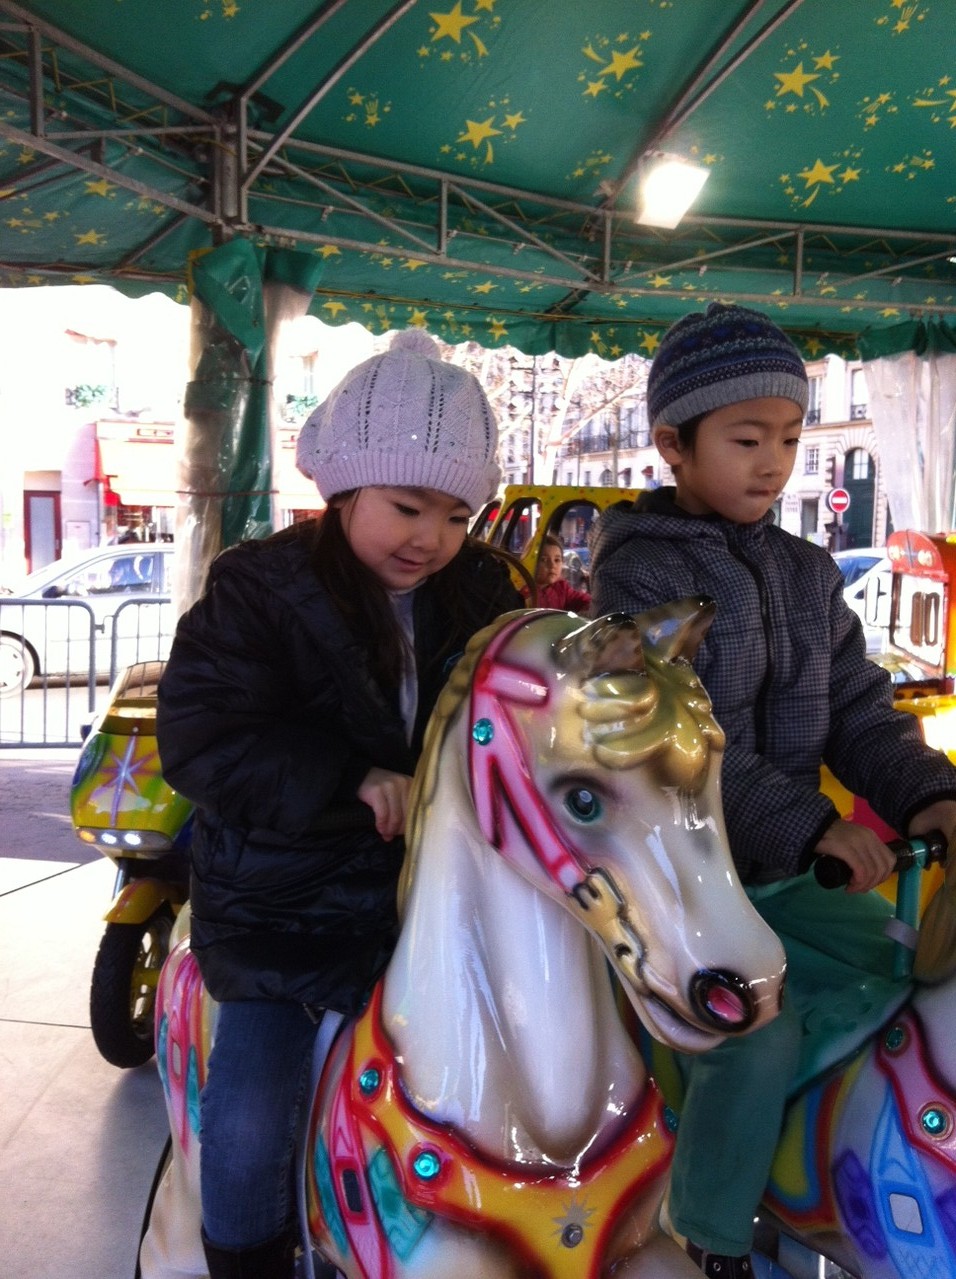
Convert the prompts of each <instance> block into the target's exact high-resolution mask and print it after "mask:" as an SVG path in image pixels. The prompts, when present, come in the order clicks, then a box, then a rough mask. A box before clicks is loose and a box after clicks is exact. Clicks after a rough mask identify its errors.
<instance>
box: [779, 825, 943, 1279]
mask: <svg viewBox="0 0 956 1279" xmlns="http://www.w3.org/2000/svg"><path fill="white" fill-rule="evenodd" d="M913 842H914V843H916V842H917V841H913ZM950 860H951V859H950ZM910 873H912V872H907V874H910ZM915 874H916V876H917V878H918V874H919V872H918V870H916V872H915ZM954 880H956V876H954V871H953V868H952V867H948V870H947V875H946V878H945V880H944V882H943V884H942V886H941V887H940V888H938V890H937V893H936V896H935V897H934V898H933V899H932V900H931V902H930V904H929V907H928V908H927V912H926V914H925V915H924V917H923V920H922V923H921V925H920V928H919V936H918V938H917V937H915V936H914V937H912V938H910V937H907V936H906V930H905V929H903V930H900V929H898V928H894V923H895V921H893V919H892V916H891V919H890V923H889V927H888V928H887V932H888V933H889V935H890V936H897V937H898V938H901V940H899V941H898V942H897V946H898V950H900V951H901V952H902V953H904V954H905V952H906V949H907V948H909V949H912V948H914V947H915V952H916V953H915V964H913V963H912V962H911V963H910V971H907V972H906V973H903V974H902V975H901V969H900V967H899V966H897V973H896V976H895V978H891V979H890V980H886V979H885V978H883V979H881V978H877V977H876V976H875V975H874V972H873V967H870V971H869V972H868V973H865V974H864V973H861V972H858V973H857V974H856V976H855V977H853V976H851V977H850V979H849V980H848V981H846V980H841V979H840V978H839V977H837V978H836V979H834V976H833V973H832V970H831V965H830V964H829V963H828V961H826V960H824V961H822V962H821V964H820V968H819V973H818V975H817V976H816V977H812V978H811V982H810V986H811V988H812V987H813V986H814V985H816V986H817V989H816V990H815V991H814V990H813V989H811V990H810V991H809V992H808V991H804V992H803V993H802V994H797V995H795V996H794V998H795V1002H796V1006H797V1007H798V1008H799V1009H800V1010H801V1012H804V1010H806V1011H805V1012H804V1021H803V1024H804V1041H803V1054H802V1061H801V1072H800V1075H799V1076H798V1078H797V1079H796V1080H794V1083H793V1087H792V1089H791V1097H790V1101H789V1104H788V1107H787V1111H786V1114H785V1118H784V1127H783V1132H782V1135H781V1139H780V1142H779V1143H778V1146H777V1154H776V1158H775V1162H774V1165H773V1168H772V1170H771V1177H770V1182H769V1184H768V1186H767V1190H766V1192H765V1195H764V1201H763V1205H762V1207H761V1213H760V1217H761V1221H762V1224H763V1227H764V1229H763V1232H762V1233H763V1234H764V1236H765V1237H767V1238H769V1240H770V1243H771V1249H772V1252H773V1253H775V1254H776V1255H777V1256H778V1258H779V1262H780V1263H781V1264H780V1265H778V1268H777V1272H776V1273H777V1274H778V1275H780V1274H781V1269H782V1271H783V1273H784V1274H792V1275H794V1276H796V1277H799V1276H801V1275H802V1274H805V1273H806V1271H807V1260H808V1258H809V1259H810V1260H811V1263H812V1262H813V1260H814V1259H815V1258H817V1257H823V1258H825V1259H827V1260H828V1261H830V1262H831V1263H835V1265H837V1266H839V1267H840V1268H841V1269H842V1270H844V1271H845V1272H847V1273H848V1274H850V1275H856V1276H860V1279H917V1277H918V1279H956V1054H954V1048H953V1046H954V1044H956V949H954V946H953V939H954V933H953V928H954V921H956V882H954ZM780 935H781V937H782V939H783V941H784V943H785V945H786V946H787V947H788V950H789V949H791V948H792V947H793V946H794V945H799V944H800V942H799V940H798V941H796V942H794V941H793V940H791V939H790V938H788V937H787V935H786V933H785V932H783V931H781V934H780ZM912 958H913V956H912V954H910V961H912ZM903 967H904V968H905V967H906V966H905V964H904V965H903ZM759 1233H761V1232H758V1235H759ZM823 1272H824V1271H823V1268H822V1267H821V1268H819V1269H817V1270H814V1271H813V1273H819V1274H822V1273H823ZM830 1272H832V1266H831V1267H830V1270H829V1271H828V1273H830Z"/></svg>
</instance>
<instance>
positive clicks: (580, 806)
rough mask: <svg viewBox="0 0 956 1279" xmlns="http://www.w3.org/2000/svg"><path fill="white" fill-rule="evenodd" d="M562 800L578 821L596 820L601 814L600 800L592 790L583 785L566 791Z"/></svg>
mask: <svg viewBox="0 0 956 1279" xmlns="http://www.w3.org/2000/svg"><path fill="white" fill-rule="evenodd" d="M564 802H565V803H566V804H567V806H568V812H569V813H570V814H571V816H572V817H576V818H577V820H578V821H579V822H596V821H597V819H598V818H599V817H600V816H601V801H600V800H599V799H598V797H597V795H595V793H594V791H591V790H587V789H586V788H585V787H584V786H579V787H577V789H576V790H572V791H568V794H567V797H566V798H565V801H564Z"/></svg>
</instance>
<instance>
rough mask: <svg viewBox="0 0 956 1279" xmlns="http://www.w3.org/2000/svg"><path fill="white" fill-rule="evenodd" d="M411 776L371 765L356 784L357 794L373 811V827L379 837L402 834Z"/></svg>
mask: <svg viewBox="0 0 956 1279" xmlns="http://www.w3.org/2000/svg"><path fill="white" fill-rule="evenodd" d="M411 788H412V779H411V778H410V777H408V776H406V775H405V773H391V772H389V770H388V769H387V768H370V769H369V770H368V772H367V773H366V774H365V777H364V779H363V781H362V784H361V786H359V788H358V792H357V794H358V798H359V799H360V800H361V801H362V803H363V804H368V806H369V808H370V809H371V810H372V812H373V813H374V814H375V829H376V830H377V831H378V833H379V834H380V835H381V837H382V839H394V838H395V837H396V836H397V835H404V834H405V817H406V815H407V813H408V796H409V792H410V791H411Z"/></svg>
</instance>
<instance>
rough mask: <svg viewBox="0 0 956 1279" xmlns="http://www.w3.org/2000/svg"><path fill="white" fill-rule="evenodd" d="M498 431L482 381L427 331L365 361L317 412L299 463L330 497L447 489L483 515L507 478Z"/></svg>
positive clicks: (399, 338) (303, 435)
mask: <svg viewBox="0 0 956 1279" xmlns="http://www.w3.org/2000/svg"><path fill="white" fill-rule="evenodd" d="M497 453H498V427H497V424H496V422H495V418H494V414H493V413H492V411H491V406H490V404H489V403H488V397H487V396H486V395H485V393H484V391H483V390H482V389H481V385H480V383H479V382H478V379H477V378H476V377H474V376H473V374H471V373H468V372H467V371H466V370H465V369H461V368H459V367H458V366H457V365H455V364H448V363H447V362H446V361H445V360H443V359H442V358H441V352H440V351H439V349H438V345H437V343H436V342H435V341H434V340H433V339H432V338H430V337H429V336H428V334H427V333H423V332H422V331H421V330H420V329H408V330H406V331H405V332H402V333H399V334H397V335H396V336H395V338H393V340H392V344H391V346H390V347H389V349H388V350H387V351H386V352H384V354H382V355H373V356H372V357H371V359H368V360H365V361H363V362H362V363H361V364H359V365H357V366H356V367H355V368H354V369H352V370H351V372H350V373H347V374H346V375H345V377H344V378H343V379H342V381H341V382H340V383H339V384H338V386H337V387H335V389H334V390H333V391H332V392H331V393H330V394H329V396H328V398H327V399H326V400H325V401H324V402H323V403H322V404H320V405H319V407H318V408H317V409H315V411H314V412H313V413H312V414H311V416H310V417H309V419H308V421H307V422H306V424H305V425H304V426H303V428H302V430H301V432H300V434H299V442H298V445H297V447H296V465H297V466H298V468H299V470H300V471H301V472H302V474H303V475H307V476H308V477H309V478H310V479H312V480H315V483H316V485H317V487H318V490H319V492H320V493H321V494H322V496H323V497H324V498H325V500H326V501H328V500H329V499H330V498H332V497H334V496H335V494H336V493H344V492H346V491H347V490H348V489H354V488H364V487H365V486H367V485H377V484H381V485H397V486H400V487H404V486H407V487H409V488H429V489H437V490H438V491H439V492H440V493H450V494H451V495H452V496H453V497H457V498H460V499H461V501H463V502H464V503H465V504H466V506H467V507H468V509H469V510H470V511H472V512H474V511H477V510H478V509H479V507H481V506H482V504H483V503H484V502H486V501H487V500H488V499H489V498H490V497H493V496H494V494H495V492H496V490H497V488H498V484H499V482H500V480H501V469H500V467H499V466H498V463H497V460H496V458H497Z"/></svg>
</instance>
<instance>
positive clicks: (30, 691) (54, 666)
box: [0, 595, 175, 748]
mask: <svg viewBox="0 0 956 1279" xmlns="http://www.w3.org/2000/svg"><path fill="white" fill-rule="evenodd" d="M114 604H115V600H114V601H112V602H111V603H110V604H109V606H108V607H109V611H108V612H104V610H103V608H102V607H101V608H98V607H97V604H96V602H95V601H93V602H90V601H88V600H85V599H69V600H66V599H55V600H35V599H19V598H17V597H15V596H6V595H5V596H0V748H3V747H19V746H79V745H80V743H81V742H82V740H83V731H84V727H85V725H86V724H87V723H88V722H89V720H90V718H91V717H92V715H93V714H94V712H95V711H96V709H97V701H98V700H99V704H100V705H102V704H104V703H105V700H106V696H107V691H108V688H109V686H110V685H111V684H112V683H113V681H114V679H115V678H116V676H117V674H118V673H119V672H120V671H121V670H123V669H125V667H127V666H131V665H132V664H133V663H134V662H146V661H157V660H159V661H161V660H164V659H165V658H166V657H167V656H168V655H169V646H170V644H171V643H172V637H173V631H174V629H175V618H174V617H173V611H172V604H171V602H170V599H169V597H168V596H166V595H149V596H146V597H145V598H144V597H134V598H131V599H128V600H123V601H121V602H120V604H119V605H118V606H116V607H115V608H114Z"/></svg>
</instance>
